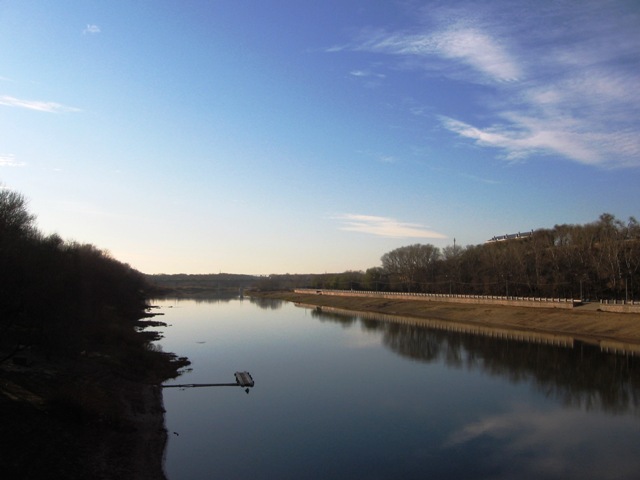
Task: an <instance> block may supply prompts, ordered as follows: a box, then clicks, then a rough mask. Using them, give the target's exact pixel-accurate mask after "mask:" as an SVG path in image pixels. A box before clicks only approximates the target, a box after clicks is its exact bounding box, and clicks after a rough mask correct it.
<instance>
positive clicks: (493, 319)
mask: <svg viewBox="0 0 640 480" xmlns="http://www.w3.org/2000/svg"><path fill="white" fill-rule="evenodd" d="M245 293H246V295H247V296H249V297H256V298H271V299H275V300H285V301H290V302H293V303H297V304H307V305H315V306H318V307H334V308H340V309H345V310H350V311H353V312H358V311H362V312H377V313H382V314H387V315H399V316H408V317H414V318H418V319H425V320H441V321H447V322H457V323H465V324H477V325H482V326H486V327H495V328H508V329H513V330H520V331H530V332H537V333H548V334H558V335H568V336H571V337H574V338H575V339H576V340H581V341H584V342H588V343H592V344H598V345H600V344H602V342H608V341H614V342H619V343H622V344H629V345H631V346H635V347H638V348H639V349H640V314H637V313H612V312H603V311H600V310H598V308H597V306H593V305H587V306H584V307H579V308H575V309H570V310H565V309H554V308H535V309H533V308H526V307H517V306H504V305H479V304H468V303H464V304H463V303H440V302H434V301H428V302H427V301H420V300H392V299H383V298H368V297H357V296H353V297H337V296H325V295H310V294H301V293H295V292H292V291H268V292H267V291H265V292H263V291H247V292H245Z"/></svg>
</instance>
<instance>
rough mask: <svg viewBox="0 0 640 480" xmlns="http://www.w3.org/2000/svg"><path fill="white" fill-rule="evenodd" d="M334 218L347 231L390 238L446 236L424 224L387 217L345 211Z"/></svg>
mask: <svg viewBox="0 0 640 480" xmlns="http://www.w3.org/2000/svg"><path fill="white" fill-rule="evenodd" d="M334 219H336V220H338V221H340V222H341V223H342V226H341V227H340V229H341V230H345V231H348V232H359V233H367V234H370V235H376V236H379V237H392V238H447V236H446V235H443V234H441V233H439V232H436V231H433V230H430V229H429V227H425V226H424V225H420V224H418V223H407V222H401V221H399V220H396V219H393V218H388V217H378V216H373V215H358V214H352V213H345V214H342V215H337V216H335V217H334Z"/></svg>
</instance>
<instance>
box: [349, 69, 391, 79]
mask: <svg viewBox="0 0 640 480" xmlns="http://www.w3.org/2000/svg"><path fill="white" fill-rule="evenodd" d="M349 75H351V76H353V77H365V78H366V77H374V78H385V77H386V75H385V74H384V73H376V72H372V71H370V70H352V71H350V72H349Z"/></svg>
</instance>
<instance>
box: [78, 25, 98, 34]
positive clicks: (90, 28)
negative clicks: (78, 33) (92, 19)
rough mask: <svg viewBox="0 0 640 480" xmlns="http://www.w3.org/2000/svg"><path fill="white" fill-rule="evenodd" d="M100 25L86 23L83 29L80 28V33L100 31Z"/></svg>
mask: <svg viewBox="0 0 640 480" xmlns="http://www.w3.org/2000/svg"><path fill="white" fill-rule="evenodd" d="M100 32H101V30H100V27H99V26H98V25H93V24H89V23H88V24H87V26H86V27H85V29H84V30H82V33H84V34H85V35H86V34H87V33H91V34H95V33H100Z"/></svg>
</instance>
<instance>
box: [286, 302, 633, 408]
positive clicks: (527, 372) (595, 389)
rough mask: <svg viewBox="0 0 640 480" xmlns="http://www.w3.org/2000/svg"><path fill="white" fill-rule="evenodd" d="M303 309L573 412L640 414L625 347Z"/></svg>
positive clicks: (415, 356) (335, 310)
mask: <svg viewBox="0 0 640 480" xmlns="http://www.w3.org/2000/svg"><path fill="white" fill-rule="evenodd" d="M297 305H298V306H300V307H304V308H309V309H311V312H312V315H313V316H314V317H316V318H318V320H320V321H331V322H336V323H340V324H342V325H344V326H346V327H351V326H356V325H357V324H358V323H359V324H360V325H361V327H362V328H364V329H366V330H369V331H377V332H380V334H381V335H382V339H381V340H382V344H383V345H385V346H386V347H388V348H389V349H390V350H391V351H393V352H395V353H397V354H398V355H401V356H403V357H406V358H410V359H412V360H416V361H419V362H424V363H433V362H442V363H443V364H445V365H447V366H449V367H451V368H467V369H478V370H481V371H483V372H485V373H487V374H488V375H496V376H500V377H503V378H506V379H508V380H509V382H511V383H521V382H528V381H530V382H532V384H533V385H535V387H536V389H537V390H538V391H540V392H541V393H542V394H543V395H545V396H548V397H554V398H556V399H557V400H558V401H559V402H560V403H561V404H562V405H564V406H567V407H572V408H585V409H587V410H602V411H604V412H608V413H615V414H619V413H633V414H634V415H640V357H638V356H633V355H620V354H619V353H620V348H619V347H620V345H617V346H616V347H617V348H618V354H614V353H611V350H609V351H607V349H610V348H611V346H610V345H602V346H601V345H598V344H597V342H592V343H590V344H589V343H586V342H583V341H580V340H577V339H574V338H572V337H570V336H562V335H553V334H546V333H538V332H523V331H516V330H508V329H501V328H490V327H482V326H477V325H473V324H462V323H457V322H446V321H438V320H423V319H417V318H413V317H403V316H395V315H387V314H379V313H375V312H354V311H352V310H344V309H339V308H334V307H318V306H315V305H304V304H297ZM627 351H628V350H627ZM633 353H635V351H634V352H633Z"/></svg>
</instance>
